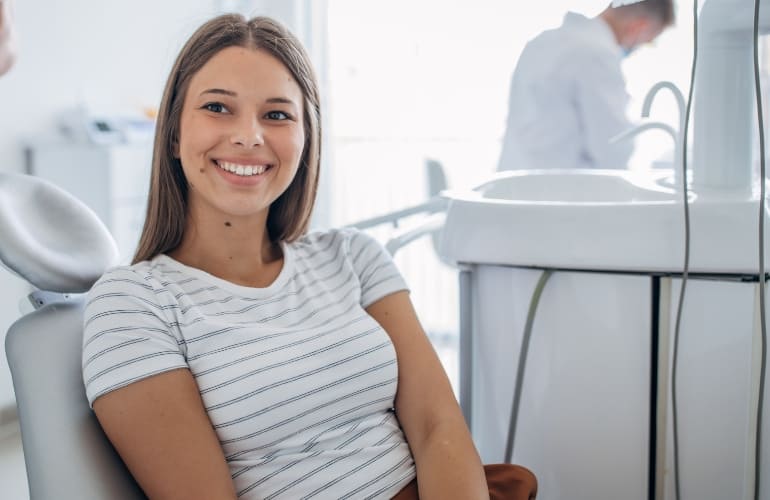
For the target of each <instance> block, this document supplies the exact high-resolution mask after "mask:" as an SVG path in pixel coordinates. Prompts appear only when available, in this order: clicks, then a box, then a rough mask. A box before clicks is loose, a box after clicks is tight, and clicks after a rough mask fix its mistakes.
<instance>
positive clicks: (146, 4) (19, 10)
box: [0, 0, 220, 408]
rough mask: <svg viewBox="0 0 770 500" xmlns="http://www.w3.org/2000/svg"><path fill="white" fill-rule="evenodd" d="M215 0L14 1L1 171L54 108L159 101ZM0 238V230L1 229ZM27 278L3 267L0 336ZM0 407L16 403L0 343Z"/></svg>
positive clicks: (0, 95) (1, 104)
mask: <svg viewBox="0 0 770 500" xmlns="http://www.w3.org/2000/svg"><path fill="white" fill-rule="evenodd" d="M219 5H220V4H219V3H218V2H216V1H215V0H175V1H165V2H158V1H154V0H133V1H131V2H122V1H117V0H103V1H97V0H67V1H66V2H62V1H59V0H17V1H16V2H15V3H14V19H15V27H16V31H17V35H18V42H19V54H18V56H19V57H18V61H17V65H16V66H15V67H14V68H13V69H12V70H11V72H10V73H8V74H7V75H6V76H4V77H3V78H0V110H2V111H0V171H13V172H20V171H22V169H23V157H22V150H21V147H20V142H21V141H22V140H25V139H34V138H36V137H41V136H43V135H46V134H47V133H50V132H51V130H52V129H53V123H54V120H55V116H56V113H57V111H59V110H61V109H63V108H66V107H72V106H74V105H75V104H77V103H78V101H79V100H84V101H85V102H86V103H87V104H89V105H90V106H92V107H93V108H95V109H97V110H98V109H103V110H111V109H117V108H120V109H141V108H142V107H156V106H157V105H158V104H159V101H160V95H161V92H162V88H163V84H164V81H165V78H166V76H167V72H168V70H169V68H170V66H171V63H172V62H173V58H174V57H175V56H176V53H177V52H178V50H179V48H180V47H181V44H182V43H183V42H184V40H185V39H186V38H187V37H188V36H189V35H190V34H191V33H192V31H193V30H194V29H195V28H197V27H198V26H199V25H200V24H201V23H202V21H204V20H205V19H207V18H209V17H211V16H212V15H213V14H215V9H216V7H217V6H219ZM0 238H2V235H0ZM26 294H27V288H26V286H25V284H24V283H23V282H22V281H21V280H20V279H18V278H16V277H14V276H12V275H11V274H10V273H8V272H7V271H5V270H4V269H1V268H0V341H2V340H3V339H4V337H5V332H6V331H7V329H8V327H9V326H10V325H11V323H13V321H15V320H16V319H17V318H18V317H19V313H18V304H19V300H20V299H21V298H23V297H24V296H25V295H26ZM0 351H2V355H0V408H2V407H4V406H7V405H11V404H13V402H14V397H13V390H12V386H11V380H10V374H9V372H8V365H7V362H6V358H5V352H4V349H0Z"/></svg>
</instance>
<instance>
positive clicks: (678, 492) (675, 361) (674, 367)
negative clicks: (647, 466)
mask: <svg viewBox="0 0 770 500" xmlns="http://www.w3.org/2000/svg"><path fill="white" fill-rule="evenodd" d="M692 9H693V13H692V18H693V51H692V66H691V68H690V90H689V92H688V95H687V109H686V111H685V113H684V131H683V132H682V134H683V135H682V198H683V202H684V203H683V204H684V265H683V267H682V287H681V288H680V289H679V301H678V302H679V303H678V305H677V308H676V323H675V326H674V347H673V351H672V353H671V416H672V418H671V419H672V423H673V426H672V427H673V428H672V431H673V432H672V433H673V441H674V442H673V448H674V498H675V499H676V500H682V488H681V484H680V474H679V424H678V422H679V416H678V413H679V412H678V407H677V398H676V389H677V384H676V374H677V371H678V366H679V330H680V327H681V324H682V309H683V306H684V293H685V289H686V287H687V279H688V277H689V274H690V201H689V197H688V190H687V134H688V132H689V130H690V111H691V110H692V96H693V91H694V90H695V68H696V66H697V62H698V0H694V1H693V6H692Z"/></svg>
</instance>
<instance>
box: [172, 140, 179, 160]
mask: <svg viewBox="0 0 770 500" xmlns="http://www.w3.org/2000/svg"><path fill="white" fill-rule="evenodd" d="M171 154H172V155H173V156H174V158H176V159H177V160H178V159H179V141H178V140H176V139H172V140H171Z"/></svg>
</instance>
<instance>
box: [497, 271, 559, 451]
mask: <svg viewBox="0 0 770 500" xmlns="http://www.w3.org/2000/svg"><path fill="white" fill-rule="evenodd" d="M552 274H553V271H551V270H548V269H546V270H545V271H543V274H541V275H540V279H539V280H537V284H536V285H535V291H534V292H532V298H531V299H530V301H529V310H528V311H527V322H526V323H525V325H524V333H523V335H522V337H521V350H520V351H519V364H518V366H517V367H516V385H515V387H514V389H513V405H512V406H511V422H510V425H509V427H508V439H507V440H506V445H505V463H511V460H513V443H514V440H515V438H516V421H517V420H518V418H519V402H520V401H521V388H522V387H523V383H524V370H525V368H526V366H527V356H528V355H529V340H530V338H532V325H533V324H534V322H535V313H536V312H537V306H538V304H539V303H540V296H541V295H542V294H543V288H545V284H546V283H547V282H548V278H550V277H551V275H552Z"/></svg>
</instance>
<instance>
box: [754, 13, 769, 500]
mask: <svg viewBox="0 0 770 500" xmlns="http://www.w3.org/2000/svg"><path fill="white" fill-rule="evenodd" d="M759 4H760V0H754V93H755V94H756V98H757V124H758V125H759V318H760V321H759V325H760V326H759V328H760V332H761V334H762V345H761V364H760V371H759V394H758V398H757V432H756V442H755V443H754V499H755V500H759V485H760V478H759V476H760V473H761V471H762V469H761V467H760V460H761V457H762V413H763V408H762V407H763V406H764V401H765V371H766V367H767V319H766V318H765V184H766V183H767V181H766V180H765V124H764V119H763V116H762V87H761V84H760V78H759Z"/></svg>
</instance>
